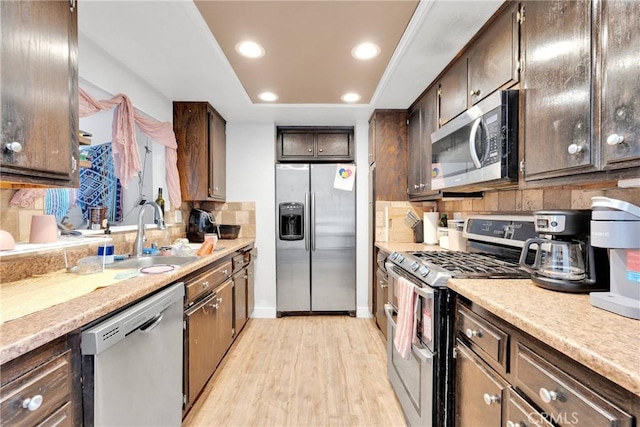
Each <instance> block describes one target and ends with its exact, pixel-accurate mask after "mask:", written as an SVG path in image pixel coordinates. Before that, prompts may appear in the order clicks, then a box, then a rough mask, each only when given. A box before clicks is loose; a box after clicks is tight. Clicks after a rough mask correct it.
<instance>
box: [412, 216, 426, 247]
mask: <svg viewBox="0 0 640 427" xmlns="http://www.w3.org/2000/svg"><path fill="white" fill-rule="evenodd" d="M413 242H414V243H422V242H424V222H423V221H422V220H419V221H418V222H416V223H415V225H414V226H413Z"/></svg>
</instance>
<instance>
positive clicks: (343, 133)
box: [276, 126, 353, 162]
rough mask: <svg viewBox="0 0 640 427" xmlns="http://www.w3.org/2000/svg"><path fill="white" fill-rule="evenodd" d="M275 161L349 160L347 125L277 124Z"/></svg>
mask: <svg viewBox="0 0 640 427" xmlns="http://www.w3.org/2000/svg"><path fill="white" fill-rule="evenodd" d="M276 151H277V157H278V161H279V162H351V161H353V128H351V127H337V128H336V127H306V126H304V127H279V128H278V135H277V141H276Z"/></svg>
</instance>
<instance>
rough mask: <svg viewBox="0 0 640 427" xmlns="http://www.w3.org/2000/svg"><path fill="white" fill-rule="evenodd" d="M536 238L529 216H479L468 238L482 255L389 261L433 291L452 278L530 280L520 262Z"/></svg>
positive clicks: (405, 255) (468, 226)
mask: <svg viewBox="0 0 640 427" xmlns="http://www.w3.org/2000/svg"><path fill="white" fill-rule="evenodd" d="M534 236H536V233H535V231H534V227H533V218H532V217H530V216H497V215H486V216H483V215H480V216H475V217H470V218H469V219H468V220H467V221H466V222H465V237H467V238H468V239H469V242H470V245H469V246H470V247H473V244H472V243H477V244H478V247H480V248H482V250H481V251H474V252H453V251H437V252H436V251H434V252H394V253H392V254H391V255H390V256H389V258H388V261H389V262H391V263H393V264H395V265H396V266H397V267H399V268H400V269H402V270H404V272H405V273H408V274H410V275H412V276H414V277H415V278H417V279H418V280H420V281H421V282H424V283H427V284H428V285H430V286H433V287H445V286H447V281H448V280H449V279H450V278H458V279H528V278H529V277H530V274H529V273H528V272H526V271H524V270H522V269H521V268H520V265H519V263H518V258H519V254H520V250H521V249H522V247H523V246H524V241H525V240H526V239H527V238H530V237H534ZM494 249H495V250H494Z"/></svg>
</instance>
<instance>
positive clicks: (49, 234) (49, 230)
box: [29, 215, 58, 243]
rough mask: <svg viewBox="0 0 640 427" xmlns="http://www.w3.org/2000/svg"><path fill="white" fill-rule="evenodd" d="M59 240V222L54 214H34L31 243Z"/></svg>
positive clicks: (30, 236) (30, 235)
mask: <svg viewBox="0 0 640 427" xmlns="http://www.w3.org/2000/svg"><path fill="white" fill-rule="evenodd" d="M57 241H58V223H57V222H56V217H55V216H53V215H33V216H32V217H31V230H30V231H29V243H55V242H57Z"/></svg>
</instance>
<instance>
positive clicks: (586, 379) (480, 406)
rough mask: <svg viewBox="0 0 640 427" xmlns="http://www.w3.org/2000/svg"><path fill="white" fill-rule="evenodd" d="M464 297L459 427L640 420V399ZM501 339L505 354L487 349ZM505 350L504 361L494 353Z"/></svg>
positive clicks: (624, 426)
mask: <svg viewBox="0 0 640 427" xmlns="http://www.w3.org/2000/svg"><path fill="white" fill-rule="evenodd" d="M457 299H458V302H457V308H456V331H455V333H456V350H455V353H454V354H455V356H454V357H455V381H454V387H455V390H454V396H455V420H456V426H457V427H464V426H483V427H491V426H495V427H505V426H506V427H516V426H519V427H523V426H541V427H549V426H589V427H598V426H602V427H607V426H609V427H613V426H616V427H631V426H637V425H638V417H639V416H640V396H637V395H635V394H633V393H631V392H630V391H628V390H625V389H623V388H621V387H620V386H618V385H616V384H614V383H612V382H611V381H609V380H608V379H606V378H604V377H601V376H599V375H598V374H596V373H594V372H592V371H591V370H589V369H588V368H587V367H585V366H583V365H581V364H579V363H578V362H576V361H574V360H573V359H570V358H569V357H567V356H566V355H564V354H562V353H560V352H558V351H557V350H555V349H553V348H551V347H549V346H547V345H546V344H544V343H542V342H540V341H538V340H537V339H536V338H533V337H531V336H530V335H528V334H526V333H524V332H523V331H521V330H520V329H518V328H516V327H515V326H513V325H511V324H509V323H507V322H505V321H504V320H502V319H500V318H498V317H496V316H494V315H493V314H491V313H490V312H488V311H487V310H485V309H483V308H482V307H480V306H479V305H477V304H475V303H471V302H468V301H466V300H464V299H463V298H462V297H459V296H458V297H457ZM471 320H473V322H472V323H471V322H470V321H471ZM496 331H499V332H500V335H497V334H496ZM498 336H499V337H500V341H499V342H500V343H501V345H503V346H504V348H505V352H504V353H502V352H491V351H488V350H491V349H492V348H494V349H498V347H499V346H497V345H495V344H496V342H497V341H495V339H491V338H492V337H493V338H495V337H498ZM484 338H487V339H488V340H487V341H482V340H483V339H484ZM492 344H494V345H492ZM498 353H500V354H504V355H505V357H504V360H503V359H502V358H496V357H492V355H495V354H498Z"/></svg>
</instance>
